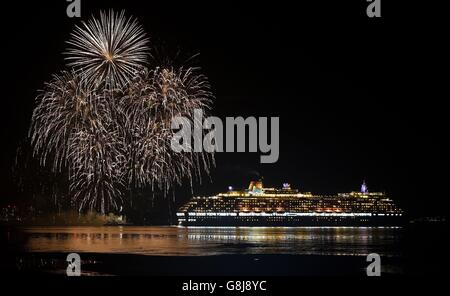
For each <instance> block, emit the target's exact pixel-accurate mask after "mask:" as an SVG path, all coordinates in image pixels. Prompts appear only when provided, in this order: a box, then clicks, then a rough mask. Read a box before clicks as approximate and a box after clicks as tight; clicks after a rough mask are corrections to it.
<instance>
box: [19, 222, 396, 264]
mask: <svg viewBox="0 0 450 296" xmlns="http://www.w3.org/2000/svg"><path fill="white" fill-rule="evenodd" d="M24 231H25V232H26V233H27V234H28V235H27V237H28V241H27V243H26V245H25V249H26V250H27V251H29V252H57V253H69V252H79V253H83V252H88V253H107V254H140V255H153V256H211V255H230V254H289V255H334V256H341V255H344V256H366V255H367V254H369V253H378V254H380V255H382V256H387V257H397V256H401V255H402V251H401V248H400V245H401V244H400V241H401V239H402V236H403V229H402V228H392V227H388V228H385V227H120V226H117V227H30V228H25V229H24Z"/></svg>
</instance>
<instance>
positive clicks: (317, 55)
mask: <svg viewBox="0 0 450 296" xmlns="http://www.w3.org/2000/svg"><path fill="white" fill-rule="evenodd" d="M290 2H292V1H289V2H288V1H276V2H274V3H267V4H263V3H261V1H252V2H248V3H247V4H242V3H241V1H239V2H231V1H205V2H198V1H196V2H195V3H187V1H180V3H178V4H177V3H173V2H172V3H170V2H168V1H131V0H127V1H92V0H90V1H86V0H84V1H83V0H82V16H83V19H86V18H87V17H89V16H90V15H91V14H92V13H94V14H97V13H98V11H99V10H100V9H109V8H115V9H125V10H126V11H127V13H128V14H132V15H134V16H136V17H137V18H138V19H139V20H140V22H141V23H142V24H143V26H144V28H145V29H146V31H147V32H148V34H149V35H150V37H151V39H152V40H153V41H154V42H155V43H159V44H160V43H164V46H165V47H167V48H171V49H178V48H179V49H180V50H181V51H182V52H184V53H185V55H186V56H189V55H191V54H195V53H200V57H199V58H198V64H199V65H200V66H201V67H202V69H203V71H204V73H205V74H206V75H207V76H208V77H209V79H210V81H211V84H212V86H213V90H214V93H215V95H216V99H215V102H214V109H213V114H214V115H216V116H220V117H225V116H233V117H236V116H244V117H246V116H256V117H259V116H279V117H280V123H281V134H280V139H281V142H280V147H281V150H280V159H279V161H278V163H276V164H272V165H261V164H259V155H258V154H243V153H240V154H238V153H232V154H220V155H218V156H217V168H216V169H215V170H214V172H213V175H212V179H213V183H209V182H206V183H204V184H203V185H201V186H198V187H197V189H196V190H197V192H199V193H214V192H217V191H223V190H225V188H226V186H228V185H234V186H237V187H239V186H246V184H247V182H248V181H249V179H250V178H255V177H256V176H257V175H261V176H264V180H265V182H266V183H268V185H271V186H280V184H281V183H282V182H284V181H288V182H290V183H291V184H293V186H295V187H297V188H300V189H301V190H306V191H313V192H318V193H333V192H342V191H349V190H356V189H358V187H359V184H360V183H361V181H362V180H363V179H365V180H366V181H367V182H368V184H369V188H370V189H372V190H383V191H387V192H388V193H390V194H391V195H392V197H393V198H394V199H395V200H398V201H399V202H400V204H401V205H402V206H403V207H404V208H406V209H407V210H409V211H410V212H412V213H415V214H444V213H445V209H444V208H443V207H442V204H443V203H444V202H445V199H446V198H447V195H448V193H447V192H448V189H447V188H446V184H447V183H448V177H449V173H448V169H449V158H448V149H446V147H445V146H444V143H445V142H446V141H447V138H448V134H449V133H448V108H445V107H444V106H445V100H446V99H447V97H448V95H445V93H439V92H438V89H439V88H440V87H442V86H443V85H444V83H447V84H448V80H447V79H444V77H445V76H443V75H441V72H442V71H443V70H445V66H444V65H445V62H446V61H445V59H444V58H443V57H444V55H443V53H444V52H446V53H448V51H446V50H445V47H444V43H445V42H444V36H446V35H444V34H443V31H444V27H443V26H442V24H441V23H440V22H441V21H440V19H439V18H437V17H433V15H432V13H433V12H432V11H431V10H428V8H424V7H421V8H420V9H418V8H417V7H413V6H412V5H411V6H407V5H401V6H400V5H399V6H398V7H397V6H395V7H394V6H391V5H392V3H388V2H392V1H382V18H381V19H369V18H367V16H366V14H365V7H366V5H367V3H366V1H363V0H360V1H330V3H327V2H323V1H320V2H319V1H309V2H311V3H304V1H302V2H301V3H298V4H292V3H290ZM344 2H345V3H344ZM347 2H350V3H347ZM66 5H67V2H66V1H64V0H58V1H45V3H44V1H33V2H31V3H29V2H26V1H21V2H18V3H17V2H16V3H15V4H13V5H12V6H11V7H10V8H8V9H7V10H6V11H5V12H4V13H3V16H4V18H3V19H2V36H3V37H2V51H3V54H2V70H3V71H2V72H3V75H2V77H3V83H2V84H3V87H2V102H1V118H0V120H1V133H2V135H1V136H2V137H1V139H2V145H1V152H2V153H1V175H0V177H1V188H0V199H2V200H3V201H5V200H7V201H10V200H14V194H15V193H14V186H13V184H12V180H11V166H12V163H13V159H14V155H15V150H16V148H17V146H18V145H19V143H20V141H22V140H23V139H25V138H26V135H27V129H28V126H29V123H30V117H31V112H32V109H33V107H34V97H35V96H36V93H37V90H38V89H39V88H41V87H42V85H43V83H44V81H46V80H49V79H50V77H51V75H52V74H53V73H56V72H58V71H60V70H62V69H64V67H65V65H64V60H63V56H62V54H61V52H62V51H64V49H65V43H64V41H65V40H67V39H68V37H69V34H70V32H71V30H72V28H73V26H74V25H75V24H78V23H79V22H80V20H79V19H69V18H68V17H67V16H66V14H65V8H66ZM447 35H448V34H447ZM447 69H448V68H447ZM447 76H448V75H447ZM444 81H445V82H444ZM184 198H186V197H184Z"/></svg>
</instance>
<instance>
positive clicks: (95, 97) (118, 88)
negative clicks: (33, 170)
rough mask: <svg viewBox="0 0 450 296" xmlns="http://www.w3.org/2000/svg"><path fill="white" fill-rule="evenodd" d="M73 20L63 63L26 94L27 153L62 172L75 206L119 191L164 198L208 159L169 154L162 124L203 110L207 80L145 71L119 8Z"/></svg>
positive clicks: (132, 23)
mask: <svg viewBox="0 0 450 296" xmlns="http://www.w3.org/2000/svg"><path fill="white" fill-rule="evenodd" d="M83 25H84V28H81V27H76V29H75V32H74V33H73V34H72V39H71V40H70V41H69V42H68V43H69V44H71V45H72V46H73V48H70V49H69V50H68V52H67V54H68V57H67V59H68V60H69V61H70V63H69V65H70V66H72V67H73V69H72V70H71V71H64V72H62V73H61V74H60V75H54V78H53V79H52V80H51V81H50V82H49V83H47V84H46V86H45V89H44V90H43V91H41V92H40V94H39V96H38V97H37V99H36V101H37V107H36V108H35V110H34V112H33V116H32V124H31V127H30V138H31V144H32V146H33V151H34V155H36V156H38V158H39V160H40V163H41V165H43V166H45V165H48V164H50V166H51V168H52V170H53V171H54V172H61V171H63V170H67V172H68V176H69V187H70V188H69V189H70V192H71V194H72V197H73V201H74V202H75V204H76V205H77V207H78V209H79V211H82V210H86V209H88V210H96V211H99V212H101V213H102V214H105V213H107V212H108V211H109V210H111V209H117V208H119V207H120V206H121V205H123V202H124V200H123V193H124V191H125V189H127V188H134V187H146V186H150V187H151V188H152V189H156V188H157V189H159V190H162V191H163V192H164V193H165V194H166V193H168V191H169V190H170V189H172V188H173V187H174V185H176V184H182V181H183V179H185V178H187V179H188V180H189V181H190V184H191V186H192V181H193V179H194V178H197V177H198V178H200V177H201V172H202V170H204V171H206V172H207V173H209V169H210V167H211V165H213V164H214V158H213V155H212V154H209V153H203V152H201V153H196V152H184V153H177V152H175V151H173V150H172V149H171V139H172V138H173V135H174V132H173V131H172V129H171V122H172V119H173V118H174V117H177V116H183V117H186V118H191V119H192V117H193V114H194V110H195V109H201V110H209V109H210V105H211V100H212V97H213V95H212V93H211V91H210V86H209V83H208V80H207V78H206V77H205V76H204V75H202V74H200V73H199V71H198V69H196V68H192V67H188V68H174V67H171V66H167V65H164V66H163V67H157V68H155V69H150V70H149V69H147V68H146V67H145V66H144V64H145V62H146V57H147V56H148V50H149V49H148V47H147V38H146V37H145V33H144V32H143V30H142V28H141V27H140V26H139V25H138V24H137V21H136V20H134V19H132V18H126V17H125V15H124V13H123V12H122V13H120V14H115V13H114V12H113V11H110V12H109V13H108V14H106V13H101V16H100V20H97V19H95V18H92V19H91V20H90V21H89V22H88V23H83Z"/></svg>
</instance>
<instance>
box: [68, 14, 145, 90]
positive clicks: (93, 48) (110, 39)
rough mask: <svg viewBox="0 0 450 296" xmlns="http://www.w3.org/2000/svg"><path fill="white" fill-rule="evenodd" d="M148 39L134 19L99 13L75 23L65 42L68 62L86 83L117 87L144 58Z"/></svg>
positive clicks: (125, 81)
mask: <svg viewBox="0 0 450 296" xmlns="http://www.w3.org/2000/svg"><path fill="white" fill-rule="evenodd" d="M148 41H149V39H148V38H147V37H146V34H145V32H144V30H143V28H142V27H141V26H140V25H139V23H138V22H137V20H136V19H134V18H131V17H130V18H127V17H125V13H124V12H123V11H122V12H121V13H115V12H114V11H113V10H110V11H109V12H108V13H106V12H101V13H100V19H98V18H95V17H92V18H91V19H90V20H89V21H88V22H87V23H86V22H83V23H82V26H81V27H80V26H76V27H75V30H74V32H73V33H72V34H71V39H70V40H69V41H67V43H68V44H69V45H70V47H69V48H68V49H67V51H66V53H65V54H66V55H67V57H66V60H67V61H68V62H69V63H68V65H69V66H71V67H74V68H75V69H77V70H78V71H80V73H82V75H83V79H84V80H86V82H87V83H88V84H99V83H106V85H107V86H108V87H109V88H121V87H123V86H125V85H126V84H127V82H128V81H129V80H130V79H131V78H132V76H133V75H134V73H135V72H136V70H137V69H138V68H139V67H141V66H142V65H145V64H146V63H147V59H148V56H149V54H148V52H149V47H148V46H147V44H148Z"/></svg>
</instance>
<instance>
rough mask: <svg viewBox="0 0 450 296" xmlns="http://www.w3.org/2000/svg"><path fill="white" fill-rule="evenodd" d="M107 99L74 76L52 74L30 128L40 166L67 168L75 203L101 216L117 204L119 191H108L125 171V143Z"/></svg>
mask: <svg viewBox="0 0 450 296" xmlns="http://www.w3.org/2000/svg"><path fill="white" fill-rule="evenodd" d="M105 94H110V92H99V91H97V90H92V89H90V88H88V87H87V86H86V84H85V83H84V82H83V81H82V79H81V78H80V77H79V76H78V75H77V74H76V73H75V72H73V71H72V72H63V73H62V74H60V75H54V78H53V79H52V80H51V81H50V82H49V83H47V84H46V87H45V89H44V90H43V91H41V94H40V95H39V96H38V97H37V103H38V104H37V107H36V108H35V110H34V112H33V116H32V125H31V128H30V137H31V143H32V145H33V148H34V154H35V155H38V156H39V159H40V162H41V165H43V166H45V165H47V163H48V162H49V161H50V162H51V165H50V167H51V169H52V170H53V171H54V172H61V170H62V169H66V168H68V169H69V181H70V187H71V191H72V192H74V197H75V199H79V198H80V196H83V198H82V200H81V201H80V205H81V208H84V207H85V206H86V207H87V208H89V209H95V210H98V211H100V212H102V213H104V212H105V211H106V208H107V207H108V206H111V205H112V206H116V201H115V200H116V199H120V195H119V193H120V192H119V191H120V190H119V189H114V188H112V187H113V184H116V185H117V184H119V185H120V184H121V183H120V179H121V174H122V172H121V168H122V167H123V162H122V166H121V161H120V160H121V159H123V158H122V157H121V156H122V154H121V153H120V147H121V144H122V143H123V141H121V139H120V138H119V135H118V133H117V131H116V128H115V125H114V122H113V116H112V112H113V108H112V107H111V100H110V99H109V98H108V97H107V96H106V95H105ZM81 185H82V186H81ZM119 187H120V186H117V188H119ZM81 188H83V190H81ZM89 188H91V190H89ZM87 191H89V192H90V194H87ZM81 192H83V194H81ZM97 200H100V202H98V201H97ZM94 207H95V208H94Z"/></svg>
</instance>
